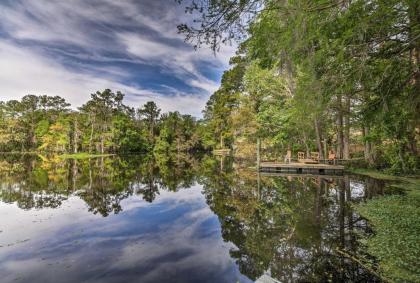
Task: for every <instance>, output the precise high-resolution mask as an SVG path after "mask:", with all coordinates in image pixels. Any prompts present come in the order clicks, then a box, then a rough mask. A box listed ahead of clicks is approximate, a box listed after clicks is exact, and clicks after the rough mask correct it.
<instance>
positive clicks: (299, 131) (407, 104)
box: [178, 0, 420, 173]
mask: <svg viewBox="0 0 420 283" xmlns="http://www.w3.org/2000/svg"><path fill="white" fill-rule="evenodd" d="M187 12H190V13H191V14H192V15H197V13H198V14H199V15H200V16H193V17H195V21H194V24H192V25H186V24H181V25H179V26H178V29H179V31H180V32H181V33H183V34H184V35H185V37H186V39H187V40H189V41H190V42H192V43H194V44H195V46H196V47H200V46H202V45H211V47H212V48H213V50H214V51H215V52H217V51H218V50H219V48H220V47H221V46H222V45H223V44H224V43H228V42H232V41H236V42H238V45H239V46H238V49H237V52H236V56H235V57H233V58H231V61H230V64H231V69H230V70H227V71H226V72H225V73H224V75H223V78H222V83H221V86H220V88H219V90H217V91H216V92H215V93H214V94H213V95H212V96H211V97H210V99H209V101H208V102H207V106H206V108H205V110H204V125H205V129H206V130H205V133H206V134H205V135H204V136H203V137H202V138H203V145H205V146H210V147H224V146H227V147H233V149H234V150H235V154H236V156H238V157H249V156H253V155H255V147H256V144H257V141H258V140H259V139H260V140H261V143H262V152H263V153H264V155H265V156H264V158H266V159H277V158H280V159H281V156H284V154H285V152H286V150H287V149H291V150H292V152H294V154H296V151H306V152H308V153H309V152H310V151H318V152H319V154H320V156H321V159H322V158H323V156H324V157H326V154H327V152H328V151H329V150H334V151H335V153H336V156H337V158H339V159H361V160H364V165H365V166H369V167H375V168H381V169H385V168H386V169H388V170H389V171H391V172H393V173H409V172H413V171H415V169H416V168H418V164H419V158H418V156H419V155H418V143H419V130H420V127H419V126H420V116H419V115H420V72H419V62H420V61H419V59H420V54H419V51H420V3H419V1H416V0H402V1H401V0H387V1H384V0H374V1H351V0H344V1H341V0H336V1H330V0H317V1H304V0H293V1H283V0H241V1H235V0H219V1H210V2H208V1H193V2H192V4H191V5H190V6H188V8H187Z"/></svg>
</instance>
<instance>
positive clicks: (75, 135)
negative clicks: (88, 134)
mask: <svg viewBox="0 0 420 283" xmlns="http://www.w3.org/2000/svg"><path fill="white" fill-rule="evenodd" d="M78 143H79V129H78V124H77V118H74V129H73V153H77V145H78Z"/></svg>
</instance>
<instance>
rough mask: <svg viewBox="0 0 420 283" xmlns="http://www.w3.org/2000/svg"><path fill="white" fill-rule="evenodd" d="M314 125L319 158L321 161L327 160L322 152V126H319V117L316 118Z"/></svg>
mask: <svg viewBox="0 0 420 283" xmlns="http://www.w3.org/2000/svg"><path fill="white" fill-rule="evenodd" d="M314 124H315V134H316V144H317V146H318V152H319V158H320V159H325V158H324V154H323V152H322V135H321V126H320V125H319V118H318V117H315V120H314Z"/></svg>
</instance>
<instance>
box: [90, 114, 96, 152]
mask: <svg viewBox="0 0 420 283" xmlns="http://www.w3.org/2000/svg"><path fill="white" fill-rule="evenodd" d="M94 122H95V120H94V119H91V126H90V137H89V153H92V142H93V124H94Z"/></svg>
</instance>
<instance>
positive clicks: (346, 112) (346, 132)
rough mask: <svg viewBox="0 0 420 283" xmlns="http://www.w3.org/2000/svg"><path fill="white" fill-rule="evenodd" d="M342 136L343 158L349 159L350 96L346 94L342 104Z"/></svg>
mask: <svg viewBox="0 0 420 283" xmlns="http://www.w3.org/2000/svg"><path fill="white" fill-rule="evenodd" d="M344 108H345V109H344V136H343V158H344V159H350V96H349V95H346V100H345V104H344Z"/></svg>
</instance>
